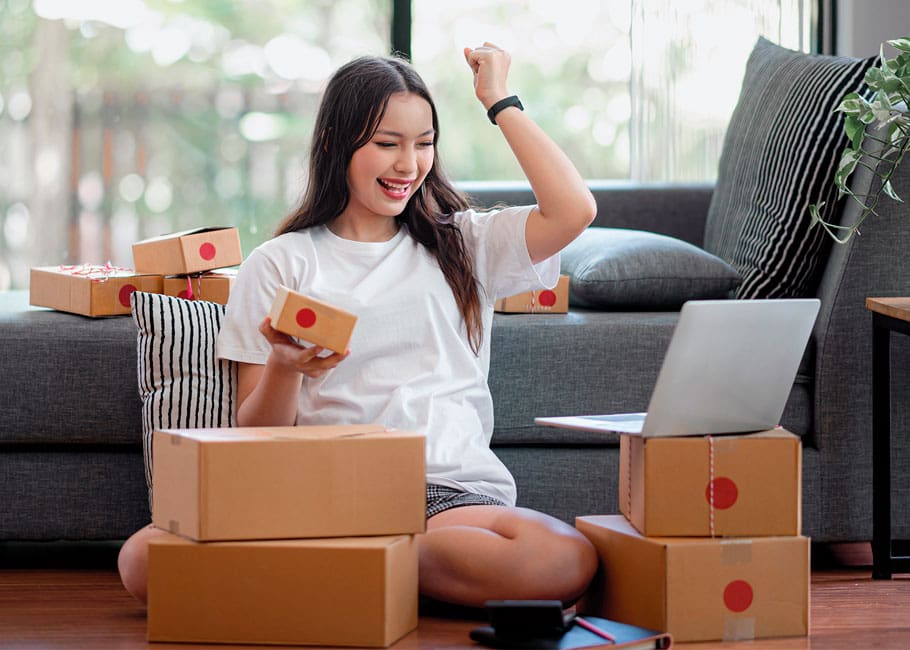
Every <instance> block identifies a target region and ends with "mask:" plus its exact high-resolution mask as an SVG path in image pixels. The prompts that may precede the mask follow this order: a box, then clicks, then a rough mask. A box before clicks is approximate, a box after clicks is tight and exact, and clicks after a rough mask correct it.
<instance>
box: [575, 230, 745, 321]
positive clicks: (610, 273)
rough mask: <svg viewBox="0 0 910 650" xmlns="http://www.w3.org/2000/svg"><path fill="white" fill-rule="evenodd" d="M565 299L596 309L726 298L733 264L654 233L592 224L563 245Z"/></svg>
mask: <svg viewBox="0 0 910 650" xmlns="http://www.w3.org/2000/svg"><path fill="white" fill-rule="evenodd" d="M560 271H561V272H562V273H563V274H565V275H568V276H569V303H570V304H571V305H573V306H575V307H592V308H599V309H642V310H648V309H679V308H680V307H681V306H682V304H683V303H684V302H686V301H687V300H705V299H712V298H727V297H729V295H730V292H731V291H732V290H733V289H734V288H735V287H736V286H737V285H738V284H739V282H740V279H741V278H740V275H739V273H738V272H737V271H736V269H734V268H733V267H732V266H730V265H729V264H727V263H726V262H725V261H723V260H722V259H720V258H719V257H716V256H714V255H712V254H710V253H708V252H706V251H704V250H702V249H701V248H699V247H698V246H695V245H693V244H690V243H688V242H685V241H682V240H681V239H676V238H675V237H669V236H667V235H659V234H657V233H653V232H646V231H643V230H626V229H622V228H600V227H597V226H591V227H590V228H588V229H587V230H585V231H584V232H583V233H582V234H581V235H580V236H579V237H578V238H577V239H576V240H575V241H573V242H572V243H571V244H569V245H568V246H566V248H564V249H563V251H562V255H561V263H560Z"/></svg>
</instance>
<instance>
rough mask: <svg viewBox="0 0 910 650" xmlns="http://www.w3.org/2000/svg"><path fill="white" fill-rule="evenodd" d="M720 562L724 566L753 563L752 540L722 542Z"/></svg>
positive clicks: (726, 540) (727, 540) (725, 540)
mask: <svg viewBox="0 0 910 650" xmlns="http://www.w3.org/2000/svg"><path fill="white" fill-rule="evenodd" d="M720 562H721V564H722V565H724V566H729V565H731V564H749V563H750V562H752V540H751V539H724V540H721V542H720Z"/></svg>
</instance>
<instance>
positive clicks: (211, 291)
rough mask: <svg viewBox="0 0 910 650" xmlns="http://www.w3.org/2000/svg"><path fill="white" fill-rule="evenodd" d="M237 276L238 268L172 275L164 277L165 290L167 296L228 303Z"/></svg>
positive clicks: (222, 303)
mask: <svg viewBox="0 0 910 650" xmlns="http://www.w3.org/2000/svg"><path fill="white" fill-rule="evenodd" d="M236 277H237V270H236V269H219V270H217V271H206V272H205V273H200V274H198V275H172V276H169V277H166V278H164V288H163V292H164V294H165V295H167V296H176V297H178V298H185V299H187V300H206V301H208V302H217V303H218V304H220V305H226V304H227V301H228V298H229V297H230V295H231V287H233V286H234V279H235V278H236Z"/></svg>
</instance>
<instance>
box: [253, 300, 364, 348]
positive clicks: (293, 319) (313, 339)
mask: <svg viewBox="0 0 910 650" xmlns="http://www.w3.org/2000/svg"><path fill="white" fill-rule="evenodd" d="M269 317H270V318H271V319H272V327H274V328H275V329H276V330H278V331H279V332H284V333H285V334H289V335H290V336H294V337H297V338H299V339H303V340H304V341H308V342H310V343H313V344H315V345H319V346H322V347H324V348H325V349H327V350H332V351H333V352H338V353H339V354H344V352H345V351H347V349H348V343H350V342H351V334H353V332H354V325H356V324H357V316H355V315H354V314H352V313H350V312H347V311H345V310H343V309H339V308H338V307H335V306H333V305H330V304H328V303H326V302H323V301H321V300H316V299H315V298H310V297H308V296H304V295H302V294H300V293H298V292H296V291H293V290H291V289H289V288H287V287H285V286H281V287H279V288H278V293H277V294H276V295H275V300H274V301H273V302H272V308H271V310H270V311H269Z"/></svg>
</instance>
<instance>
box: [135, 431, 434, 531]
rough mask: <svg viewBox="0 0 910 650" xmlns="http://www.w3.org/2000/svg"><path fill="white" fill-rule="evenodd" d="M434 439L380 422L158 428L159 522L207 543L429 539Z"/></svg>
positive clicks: (155, 514) (154, 481)
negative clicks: (429, 464) (428, 445)
mask: <svg viewBox="0 0 910 650" xmlns="http://www.w3.org/2000/svg"><path fill="white" fill-rule="evenodd" d="M425 442H426V439H425V437H424V436H423V435H419V434H416V433H410V432H405V431H394V430H389V429H386V428H385V427H382V426H378V425H351V426H310V427H237V428H215V429H169V430H163V431H155V433H154V438H153V442H152V445H153V452H152V453H153V458H154V463H153V469H152V472H153V474H152V484H153V486H154V488H153V489H154V491H153V497H154V498H153V500H152V501H153V505H152V521H153V523H154V524H155V526H157V527H158V528H161V529H163V530H167V531H170V532H172V533H175V534H178V535H182V536H184V537H188V538H190V539H194V540H200V541H211V540H246V539H281V538H299V537H347V536H356V535H398V534H403V533H422V532H424V530H425V526H426V458H425Z"/></svg>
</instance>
